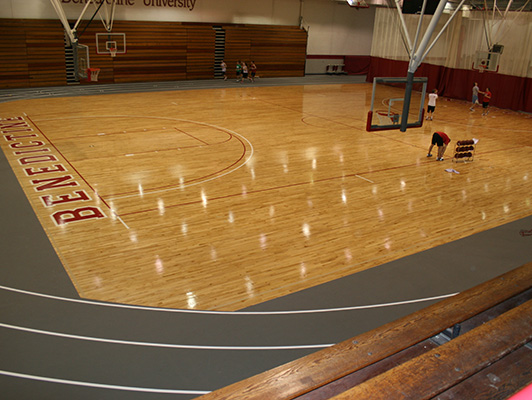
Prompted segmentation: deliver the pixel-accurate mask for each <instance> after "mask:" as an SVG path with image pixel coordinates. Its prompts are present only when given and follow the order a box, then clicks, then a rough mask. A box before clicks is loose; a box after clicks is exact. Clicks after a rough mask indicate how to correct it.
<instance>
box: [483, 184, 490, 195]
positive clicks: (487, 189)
mask: <svg viewBox="0 0 532 400" xmlns="http://www.w3.org/2000/svg"><path fill="white" fill-rule="evenodd" d="M484 191H485V192H486V193H487V192H489V191H490V185H488V184H487V183H485V184H484Z"/></svg>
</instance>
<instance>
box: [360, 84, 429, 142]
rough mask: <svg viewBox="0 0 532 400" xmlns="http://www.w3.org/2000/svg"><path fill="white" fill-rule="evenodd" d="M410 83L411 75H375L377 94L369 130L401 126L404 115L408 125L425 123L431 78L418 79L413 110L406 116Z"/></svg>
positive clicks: (375, 93)
mask: <svg viewBox="0 0 532 400" xmlns="http://www.w3.org/2000/svg"><path fill="white" fill-rule="evenodd" d="M406 82H407V78H401V77H375V78H373V93H372V96H371V106H370V110H369V112H368V117H367V124H366V130H367V131H368V132H370V131H380V130H388V129H400V128H401V122H402V121H403V118H407V127H408V128H417V127H420V126H422V125H423V114H424V111H423V107H424V104H425V94H426V92H427V78H425V77H421V78H414V83H413V88H412V95H411V99H410V110H409V112H408V115H406V116H403V115H401V114H402V112H403V105H404V97H405V96H404V95H405V88H406Z"/></svg>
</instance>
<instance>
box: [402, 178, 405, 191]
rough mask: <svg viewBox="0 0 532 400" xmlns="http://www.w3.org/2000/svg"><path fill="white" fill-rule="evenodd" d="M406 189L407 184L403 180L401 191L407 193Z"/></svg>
mask: <svg viewBox="0 0 532 400" xmlns="http://www.w3.org/2000/svg"><path fill="white" fill-rule="evenodd" d="M405 187H406V182H405V181H404V180H403V179H401V191H402V192H404V191H405Z"/></svg>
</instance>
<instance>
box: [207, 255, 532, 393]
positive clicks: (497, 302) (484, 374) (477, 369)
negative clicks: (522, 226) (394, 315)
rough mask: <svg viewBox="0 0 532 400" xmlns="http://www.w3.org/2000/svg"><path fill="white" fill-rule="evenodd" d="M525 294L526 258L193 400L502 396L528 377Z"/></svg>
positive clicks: (531, 323)
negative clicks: (435, 300)
mask: <svg viewBox="0 0 532 400" xmlns="http://www.w3.org/2000/svg"><path fill="white" fill-rule="evenodd" d="M531 299H532V263H528V264H525V265H523V266H521V267H519V268H517V269H515V270H512V271H510V272H508V273H506V274H504V275H501V276H499V277H497V278H494V279H492V280H489V281H487V282H485V283H483V284H481V285H479V286H477V287H474V288H472V289H470V290H467V291H465V292H462V293H460V294H458V295H456V296H454V297H452V298H448V299H446V300H443V301H440V302H438V303H436V304H434V305H432V306H429V307H427V308H425V309H423V310H420V311H418V312H415V313H413V314H411V315H408V316H406V317H403V318H401V319H399V320H397V321H394V322H390V323H388V324H386V325H383V326H382V327H380V328H377V329H374V330H372V331H370V332H367V333H364V334H362V335H359V336H357V337H354V338H352V339H349V340H346V341H344V342H341V343H339V344H337V345H335V346H332V347H330V348H327V349H324V350H321V351H319V352H316V353H314V354H311V355H308V356H306V357H303V358H300V359H298V360H295V361H292V362H289V363H287V364H284V365H281V366H279V367H277V368H274V369H272V370H269V371H266V372H263V373H261V374H258V375H256V376H253V377H251V378H248V379H245V380H243V381H241V382H237V383H234V384H232V385H230V386H227V387H225V388H222V389H219V390H216V391H214V392H211V393H209V394H207V395H204V396H202V397H200V398H199V399H201V400H221V399H239V400H243V399H246V400H258V399H263V400H288V399H300V400H317V399H335V400H344V399H372V400H373V399H387V400H391V399H432V398H436V396H437V398H438V399H441V400H443V399H473V398H474V399H479V398H482V399H507V398H508V397H510V396H511V395H512V394H514V393H516V392H518V391H519V390H520V389H522V388H523V387H525V386H527V385H529V384H531V383H532V346H531V344H530V343H529V342H531V341H532V300H531ZM449 332H452V333H449Z"/></svg>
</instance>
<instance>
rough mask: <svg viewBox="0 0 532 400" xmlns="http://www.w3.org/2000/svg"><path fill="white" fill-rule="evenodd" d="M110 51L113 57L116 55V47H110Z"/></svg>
mask: <svg viewBox="0 0 532 400" xmlns="http://www.w3.org/2000/svg"><path fill="white" fill-rule="evenodd" d="M109 53H111V57H116V48H114V47H110V48H109Z"/></svg>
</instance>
